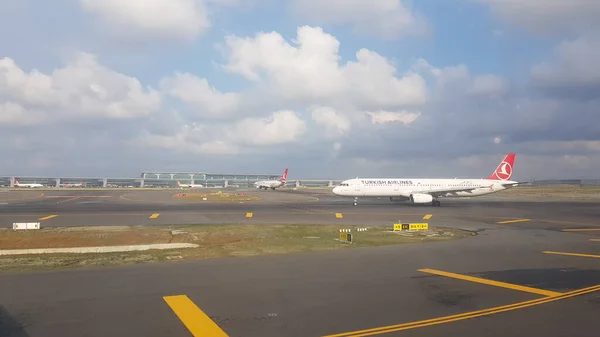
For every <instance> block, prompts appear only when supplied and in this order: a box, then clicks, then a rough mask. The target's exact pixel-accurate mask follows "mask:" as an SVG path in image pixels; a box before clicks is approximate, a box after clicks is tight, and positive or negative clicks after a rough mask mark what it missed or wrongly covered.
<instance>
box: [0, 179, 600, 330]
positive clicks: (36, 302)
mask: <svg viewBox="0 0 600 337" xmlns="http://www.w3.org/2000/svg"><path fill="white" fill-rule="evenodd" d="M86 193H89V192H86ZM266 193H270V194H269V196H268V197H265V198H264V199H263V201H261V202H257V203H253V204H252V205H250V204H200V203H195V204H180V203H178V202H174V201H172V200H169V199H168V198H167V199H161V198H162V197H161V196H156V197H153V196H149V195H145V196H144V197H146V198H147V199H144V201H142V202H136V201H123V200H122V198H120V195H117V194H107V195H108V197H106V198H98V199H101V200H96V201H99V202H98V203H78V200H79V201H81V199H84V198H79V199H73V200H71V201H66V202H64V203H58V204H57V203H56V201H55V200H52V198H39V199H35V200H31V201H17V202H15V203H13V204H11V205H10V207H5V208H0V220H2V221H3V223H2V224H3V225H6V222H8V221H12V220H10V219H22V220H27V221H30V220H32V219H38V218H41V217H44V216H48V215H57V216H56V217H53V218H50V219H48V220H42V223H43V225H56V226H59V225H82V222H87V223H88V224H104V225H107V224H120V225H123V224H154V223H172V222H174V221H179V222H182V223H183V222H186V221H193V222H195V223H218V222H230V221H239V222H245V221H251V222H257V223H259V222H286V223H289V222H319V223H321V222H324V221H327V222H332V223H340V225H341V226H343V225H345V224H349V223H370V222H386V221H394V220H398V219H401V220H407V221H412V220H415V221H419V222H423V221H426V222H429V223H430V224H431V225H434V226H450V227H462V228H469V229H473V230H477V231H478V235H476V236H473V237H471V238H467V239H463V240H457V241H446V242H438V243H429V244H423V245H420V244H411V245H400V246H388V247H377V248H363V249H354V250H343V251H334V252H319V253H302V254H293V255H272V256H260V257H244V258H242V257H240V258H229V259H215V260H203V261H185V262H168V263H164V264H152V265H138V266H123V267H106V268H90V269H78V270H68V271H56V272H30V273H14V274H2V275H0V322H1V324H0V336H17V337H24V336H32V337H33V336H61V337H63V336H64V337H67V336H192V334H191V333H190V332H189V331H188V330H187V329H186V326H185V325H184V324H183V323H182V321H181V320H180V319H179V318H178V316H177V315H176V314H175V313H174V311H173V310H172V309H171V307H170V306H169V305H168V304H167V303H166V301H165V299H164V298H163V297H164V296H173V295H186V296H187V297H188V298H189V299H190V300H192V301H193V302H194V303H195V305H197V306H198V307H199V308H200V309H201V310H202V311H203V312H204V313H205V314H206V315H208V316H210V317H211V318H212V320H213V321H214V322H216V323H217V324H218V325H219V326H220V328H221V329H223V331H225V333H226V334H227V335H228V336H232V337H233V336H261V337H271V336H273V337H274V336H278V337H279V336H329V335H333V334H338V333H343V332H348V331H354V330H359V329H370V328H376V327H380V326H390V325H397V324H402V323H409V322H413V321H420V320H426V319H432V318H437V317H444V316H448V315H454V314H460V313H466V312H473V311H476V310H483V309H487V308H492V307H496V306H502V305H508V304H512V303H517V302H522V301H528V300H534V299H543V298H545V297H544V296H543V295H540V294H536V293H531V292H528V291H523V290H519V289H518V288H519V287H516V286H514V285H519V286H522V287H531V288H535V289H543V290H546V291H553V292H560V293H566V292H569V291H572V290H576V289H582V288H586V287H590V286H594V285H598V284H600V258H594V257H576V256H564V255H553V254H546V253H544V252H546V251H555V252H572V253H584V254H590V255H596V256H600V243H598V242H592V241H590V240H589V239H590V238H593V237H596V238H598V237H600V231H578V232H563V229H569V228H570V229H577V228H579V229H583V228H592V229H598V228H600V223H599V220H598V219H600V217H599V216H600V207H599V206H600V205H598V204H595V203H583V202H581V203H580V202H555V203H543V202H539V201H533V200H525V199H523V200H513V201H507V200H505V199H504V200H498V199H493V198H486V199H470V200H460V201H450V200H444V201H443V203H442V207H429V206H414V205H410V204H391V203H390V202H389V201H388V200H379V201H377V200H374V201H364V202H363V201H360V203H359V205H358V206H356V207H355V206H352V204H351V200H342V199H339V198H336V197H334V196H331V195H324V194H319V193H318V192H311V193H300V192H298V195H300V196H302V197H305V200H298V195H294V196H291V197H289V198H288V197H286V196H287V195H286V193H292V192H275V193H271V191H269V192H266ZM315 197H316V198H318V199H319V200H314V198H315ZM65 198H66V197H65ZM310 198H313V199H312V200H309V199H310ZM292 199H293V201H291V202H290V201H289V200H292ZM0 207H1V206H0ZM246 212H253V214H254V216H253V217H252V218H250V219H247V218H245V213H246ZM335 213H342V215H343V218H342V219H337V218H336V217H335ZM151 214H160V216H158V217H157V218H155V219H148V218H149V216H150V215H151ZM426 214H431V215H432V216H431V219H428V220H422V218H423V216H424V215H426ZM511 220H520V221H522V222H509V223H502V224H499V223H498V222H502V221H511ZM124 222H127V223H124ZM424 268H429V269H434V270H438V271H444V272H450V273H457V274H461V275H469V276H473V277H478V278H483V279H487V280H494V281H497V282H504V283H503V284H508V285H509V286H510V285H513V287H512V288H510V287H509V288H507V287H506V286H499V285H492V284H483V283H476V282H472V281H468V280H464V279H456V278H451V277H446V276H439V275H434V274H431V273H427V272H423V271H419V270H422V269H424ZM524 289H525V288H524ZM599 294H600V291H597V292H591V293H587V294H583V295H581V296H575V297H570V298H565V299H560V300H557V301H551V302H548V303H544V301H546V300H543V301H541V302H532V303H531V304H527V303H525V304H523V305H521V306H525V305H528V306H526V307H523V308H519V309H515V310H508V311H505V312H496V313H493V314H491V315H488V316H482V317H476V314H471V315H468V316H466V317H471V316H475V317H472V318H469V319H464V320H459V319H458V318H459V317H458V318H457V317H454V318H447V319H442V320H440V322H443V323H439V324H434V325H427V323H415V324H414V325H412V327H413V328H411V329H408V330H404V331H396V332H389V333H386V334H382V335H385V336H427V337H433V336H452V335H460V336H476V337H478V336H481V335H484V334H485V335H486V336H498V337H500V336H502V337H504V336H532V335H533V336H538V335H539V336H550V337H554V336H556V337H558V336H574V335H577V336H596V335H597V326H598V324H597V317H599V315H600V296H599ZM548 299H549V300H552V298H551V297H550V298H548ZM534 304H535V305H534ZM515 308H517V307H515ZM508 309H510V308H508ZM496 311H499V310H496ZM197 322H199V321H197ZM409 327H411V326H409ZM405 328H406V327H405ZM388 330H393V329H391V328H388ZM384 331H387V330H384ZM372 334H373V332H367V333H365V334H348V335H344V336H367V335H368V336H370V335H372ZM204 336H211V335H210V334H206V333H205V334H204Z"/></svg>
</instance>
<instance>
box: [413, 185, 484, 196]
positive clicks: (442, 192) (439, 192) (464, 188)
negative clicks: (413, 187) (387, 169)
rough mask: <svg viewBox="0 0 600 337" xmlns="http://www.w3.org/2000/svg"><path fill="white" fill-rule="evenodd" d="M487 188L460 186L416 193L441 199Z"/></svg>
mask: <svg viewBox="0 0 600 337" xmlns="http://www.w3.org/2000/svg"><path fill="white" fill-rule="evenodd" d="M485 187H486V186H460V187H446V188H437V189H435V188H434V189H431V190H427V191H417V192H415V193H420V194H429V195H431V196H432V197H434V198H439V197H443V196H446V195H447V194H451V193H456V192H469V191H473V190H476V189H480V188H485ZM412 193H413V192H412V191H410V192H407V193H406V195H405V197H410V194H412Z"/></svg>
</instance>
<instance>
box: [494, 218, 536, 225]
mask: <svg viewBox="0 0 600 337" xmlns="http://www.w3.org/2000/svg"><path fill="white" fill-rule="evenodd" d="M527 221H531V219H516V220H506V221H498V222H496V223H499V224H504V223H515V222H527Z"/></svg>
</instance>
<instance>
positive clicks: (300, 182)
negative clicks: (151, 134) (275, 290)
mask: <svg viewBox="0 0 600 337" xmlns="http://www.w3.org/2000/svg"><path fill="white" fill-rule="evenodd" d="M279 178H281V173H279V174H228V173H206V172H142V174H141V176H140V177H139V178H125V177H115V178H108V177H43V176H39V177H32V176H0V187H15V183H16V182H17V181H18V182H19V183H20V184H32V183H34V184H42V185H44V186H45V187H131V188H134V187H146V188H152V187H157V188H160V187H162V188H165V187H178V184H177V182H178V181H179V183H181V184H197V185H198V184H199V185H203V186H205V187H217V188H227V187H241V188H247V187H253V184H254V183H255V182H257V181H260V180H276V179H279ZM341 181H342V180H326V179H323V180H314V179H313V180H310V179H309V180H306V179H294V178H293V177H288V182H287V186H292V187H317V186H321V187H327V186H333V185H335V184H339V183H340V182H341Z"/></svg>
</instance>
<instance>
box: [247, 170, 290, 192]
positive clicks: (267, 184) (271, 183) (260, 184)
mask: <svg viewBox="0 0 600 337" xmlns="http://www.w3.org/2000/svg"><path fill="white" fill-rule="evenodd" d="M287 175H288V169H287V168H286V169H285V171H283V175H282V176H281V178H279V180H261V181H257V182H255V183H254V187H256V188H258V189H265V190H268V189H269V188H270V189H272V190H275V189H276V188H277V187H281V186H283V185H285V183H286V182H287Z"/></svg>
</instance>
